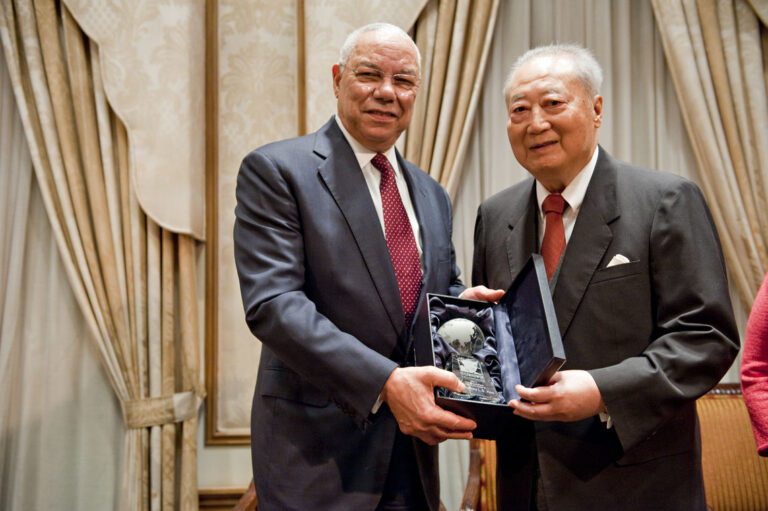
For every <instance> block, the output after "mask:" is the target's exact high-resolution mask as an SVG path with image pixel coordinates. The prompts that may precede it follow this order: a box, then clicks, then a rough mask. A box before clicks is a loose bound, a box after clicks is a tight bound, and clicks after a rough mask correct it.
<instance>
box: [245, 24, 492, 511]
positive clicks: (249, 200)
mask: <svg viewBox="0 0 768 511" xmlns="http://www.w3.org/2000/svg"><path fill="white" fill-rule="evenodd" d="M419 79H420V74H419V54H418V49H417V48H416V45H415V44H414V43H413V41H412V40H411V39H410V38H409V37H408V35H407V34H406V33H405V32H403V31H402V30H400V29H399V28H397V27H394V26H392V25H386V24H375V25H370V26H366V27H363V28H361V29H358V30H357V31H355V32H353V33H352V34H351V35H350V36H349V37H348V38H347V41H346V42H345V43H344V46H343V47H342V49H341V52H340V59H339V63H338V64H337V65H334V66H333V85H334V91H335V94H336V97H337V103H338V105H337V115H336V117H335V118H332V119H331V120H330V121H329V122H328V123H326V124H325V126H323V127H322V128H320V130H318V131H317V132H315V133H312V134H310V135H307V136H304V137H300V138H296V139H291V140H284V141H280V142H276V143H273V144H269V145H267V146H264V147H261V148H259V149H257V150H255V151H253V152H251V153H250V154H249V155H248V156H246V157H245V159H244V160H243V163H242V165H241V167H240V173H239V175H238V180H237V208H236V210H235V213H236V217H237V218H236V223H235V231H234V241H235V258H236V262H237V269H238V274H239V277H240V286H241V292H242V296H243V303H244V307H245V316H246V321H247V323H248V325H249V327H250V329H251V331H252V332H253V334H254V335H255V336H256V337H257V338H258V339H259V340H261V341H262V343H263V348H262V352H261V360H260V364H259V371H258V378H257V383H256V390H255V393H254V397H253V409H252V416H251V442H252V444H251V445H252V461H253V472H254V482H255V485H256V491H257V495H258V499H259V509H260V510H261V509H263V510H265V511H269V510H272V509H279V510H288V509H296V510H308V509H313V510H314V509H338V510H351V509H354V510H366V509H368V510H373V509H382V510H385V509H386V510H396V509H397V510H406V509H431V510H433V511H435V510H437V508H438V501H439V483H438V474H437V448H436V444H437V443H438V442H441V441H442V440H445V439H447V438H465V439H466V438H470V437H471V430H472V429H474V427H475V423H474V422H473V421H471V420H469V419H465V418H463V417H459V416H457V415H454V414H453V413H450V412H448V411H445V410H443V409H441V408H439V407H437V406H436V405H435V403H434V397H433V388H434V386H442V387H447V388H451V389H458V388H461V387H463V385H462V384H460V383H459V381H458V379H457V378H456V377H455V376H454V375H453V374H452V373H449V372H447V371H443V370H440V369H437V368H435V367H413V365H414V355H413V353H414V343H415V342H429V340H427V339H422V340H415V339H414V335H413V332H414V331H415V325H414V323H415V322H417V321H418V320H414V317H415V316H417V314H416V313H415V312H416V310H417V309H418V304H419V303H420V302H421V301H422V300H423V299H424V295H425V293H426V292H436V293H450V294H453V295H458V294H459V293H461V292H462V291H464V296H468V297H471V298H478V299H483V298H487V299H496V298H498V293H493V292H491V291H488V290H486V289H484V288H479V289H471V290H464V286H463V285H462V283H461V281H460V280H459V272H458V268H457V267H456V265H455V257H454V250H453V245H452V242H451V204H450V201H449V199H448V196H447V194H446V193H445V191H444V190H443V189H442V188H441V187H440V186H439V185H438V184H437V183H436V182H435V181H434V180H432V179H431V178H430V177H429V176H428V175H427V174H426V173H424V172H423V171H422V170H420V169H418V168H417V167H415V166H414V165H412V164H411V163H409V162H407V161H406V160H404V159H403V158H402V157H401V156H400V154H399V153H398V151H397V150H396V149H395V148H394V144H395V141H396V140H397V138H398V136H399V135H400V134H401V133H402V131H403V130H405V129H406V128H407V126H408V124H409V123H410V120H411V114H412V111H413V102H414V100H415V97H416V91H417V89H418V85H419ZM416 331H418V330H416ZM407 435H412V436H407Z"/></svg>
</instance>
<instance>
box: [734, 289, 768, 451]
mask: <svg viewBox="0 0 768 511" xmlns="http://www.w3.org/2000/svg"><path fill="white" fill-rule="evenodd" d="M741 389H742V392H743V393H744V402H745V403H746V404H747V409H748V410H749V417H750V419H752V431H753V432H754V434H755V441H756V442H757V452H758V453H759V454H760V456H768V274H766V276H765V279H764V280H763V285H762V286H760V290H759V291H758V292H757V296H756V297H755V303H753V304H752V312H750V313H749V320H747V331H746V333H745V335H744V349H743V351H742V355H741Z"/></svg>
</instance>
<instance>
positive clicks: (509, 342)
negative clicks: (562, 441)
mask: <svg viewBox="0 0 768 511" xmlns="http://www.w3.org/2000/svg"><path fill="white" fill-rule="evenodd" d="M420 312H421V314H427V315H428V317H429V322H428V324H429V332H420V334H419V335H424V336H427V337H428V338H429V339H431V342H430V343H417V345H419V348H420V349H419V351H420V352H418V351H417V353H416V359H417V363H418V364H419V365H430V364H433V365H435V366H437V367H441V368H444V367H445V365H446V362H447V359H448V358H449V357H450V356H451V353H456V350H455V349H454V348H453V347H452V346H451V345H450V344H448V342H447V341H446V340H445V339H443V337H442V336H441V335H440V334H438V333H437V330H438V328H440V326H441V325H442V324H443V323H445V322H446V321H448V320H450V319H455V318H465V319H469V320H471V321H473V322H474V323H475V324H476V325H478V326H479V327H480V329H481V330H482V331H483V334H484V336H485V341H484V343H483V346H482V348H481V349H479V350H478V351H476V352H475V353H474V358H475V359H477V360H480V361H481V362H482V365H484V366H485V367H486V368H487V369H488V372H489V375H490V376H491V379H492V381H493V382H494V386H495V388H496V391H497V392H498V394H499V399H498V402H497V403H492V402H483V401H479V400H477V399H471V398H467V397H465V396H463V395H461V394H456V393H454V392H450V391H448V390H446V389H444V388H441V387H440V388H437V389H436V390H435V395H436V401H437V404H439V405H440V406H441V407H443V408H444V409H446V410H450V411H452V412H454V413H456V414H459V415H462V416H464V417H469V418H471V419H472V420H474V421H475V422H477V429H476V430H475V431H474V432H473V435H474V437H475V438H487V439H492V440H493V439H496V438H498V437H499V436H500V435H501V433H502V432H504V431H510V430H512V429H514V428H515V427H516V426H520V425H521V424H522V423H524V422H525V421H526V419H522V418H520V417H518V416H516V415H514V414H513V410H512V408H510V407H509V406H508V405H507V404H506V403H508V402H509V401H510V400H511V399H517V398H519V395H518V394H517V392H516V391H515V388H514V387H515V385H516V384H518V383H522V384H523V385H524V386H526V387H534V386H538V385H543V384H545V383H546V382H547V381H549V379H550V378H551V377H552V375H553V374H555V372H556V371H557V370H558V369H559V368H560V367H561V366H562V365H563V364H564V363H565V352H564V351H563V343H562V340H561V338H560V330H559V328H558V326H557V318H556V317H555V308H554V305H553V303H552V296H551V294H550V291H549V284H548V282H547V274H546V270H545V269H544V261H543V260H542V258H541V256H540V255H539V254H532V255H531V257H530V259H529V260H528V262H527V263H526V264H525V266H524V267H523V269H522V270H521V271H520V273H519V274H518V275H517V277H516V278H515V280H514V281H513V282H512V285H511V286H510V287H509V289H508V290H507V292H506V293H505V294H504V296H503V297H502V299H501V300H500V301H499V303H497V304H493V303H489V302H481V301H477V300H465V299H461V298H456V297H453V296H447V295H439V294H431V293H430V294H427V300H426V303H425V305H424V307H423V308H422V310H421V311H420ZM422 323H424V324H426V323H427V322H422ZM430 345H431V346H432V349H431V353H430V352H427V350H429V346H430ZM425 347H426V349H425Z"/></svg>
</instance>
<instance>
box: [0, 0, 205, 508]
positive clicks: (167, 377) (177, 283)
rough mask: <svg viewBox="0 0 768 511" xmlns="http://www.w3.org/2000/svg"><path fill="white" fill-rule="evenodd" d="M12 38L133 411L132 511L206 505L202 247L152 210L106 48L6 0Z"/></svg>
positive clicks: (106, 349) (23, 105)
mask: <svg viewBox="0 0 768 511" xmlns="http://www.w3.org/2000/svg"><path fill="white" fill-rule="evenodd" d="M0 37H1V38H2V44H3V49H4V54H5V58H6V61H7V65H8V70H9V74H10V77H11V82H12V85H13V89H14V94H15V97H16V102H17V104H18V108H19V114H20V118H21V121H22V124H23V126H24V131H25V133H26V138H27V143H28V146H29V149H30V153H31V159H32V163H33V166H34V171H35V176H36V178H37V182H38V184H39V186H40V191H41V194H42V198H43V202H44V204H45V209H46V211H47V214H48V216H49V219H50V223H51V226H52V230H53V235H54V237H55V239H56V244H57V246H58V249H59V252H60V255H61V260H62V261H63V264H64V267H65V270H66V273H67V276H68V278H69V281H70V284H71V286H72V291H73V294H74V296H75V299H76V300H77V303H78V304H79V306H80V309H81V310H82V312H83V315H84V318H85V321H86V325H87V327H88V330H89V333H90V334H91V336H92V337H93V339H94V342H95V344H96V346H97V351H98V353H99V357H100V359H101V362H102V364H103V366H104V368H105V371H106V374H107V375H108V377H109V381H110V383H111V386H112V389H113V391H114V393H115V394H116V395H117V397H118V399H119V401H120V404H121V407H122V410H123V418H124V422H125V425H126V435H125V439H124V466H123V487H122V489H121V491H120V495H121V498H120V508H121V509H125V510H129V509H130V510H136V509H149V508H150V507H151V508H155V509H159V508H160V507H162V508H163V509H176V508H181V509H185V510H186V509H196V508H197V502H198V497H197V458H196V449H197V447H196V443H197V410H198V408H199V406H200V404H201V402H202V398H203V395H204V391H203V385H202V382H201V373H200V360H199V335H198V311H197V308H198V300H197V297H196V289H197V285H196V273H197V263H196V259H197V256H196V251H197V246H196V242H195V241H194V240H193V239H192V238H190V237H189V236H187V235H176V234H173V233H171V232H169V231H167V230H164V229H162V228H160V227H159V226H158V225H157V224H155V223H154V222H153V221H152V220H151V219H149V218H148V217H147V216H146V215H145V214H144V213H143V212H142V211H141V209H140V208H139V205H138V202H137V200H136V195H135V190H134V189H133V183H132V181H131V180H130V179H129V161H128V158H129V156H128V144H129V142H128V134H127V133H126V130H125V128H124V126H123V124H122V122H121V121H120V120H119V119H118V118H117V117H116V115H115V114H114V112H113V111H112V110H111V108H110V107H109V105H108V104H107V101H106V98H105V95H104V91H103V85H102V82H101V71H100V60H99V49H98V47H97V46H96V45H95V44H93V43H92V42H91V41H90V40H89V39H88V38H87V37H86V36H85V35H84V34H83V32H82V31H81V30H80V28H79V27H78V26H77V24H76V23H75V21H74V19H73V18H72V16H71V14H70V13H69V12H68V10H67V8H66V7H65V6H63V5H62V4H60V3H59V2H57V1H55V0H35V1H34V2H32V1H28V0H17V1H15V2H13V1H11V0H3V1H2V8H1V9H0ZM177 364H178V367H177ZM177 437H180V438H177ZM177 446H179V447H178V448H177ZM177 459H180V466H177V462H176V460H177Z"/></svg>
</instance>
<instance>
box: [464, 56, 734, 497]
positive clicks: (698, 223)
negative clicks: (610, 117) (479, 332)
mask: <svg viewBox="0 0 768 511" xmlns="http://www.w3.org/2000/svg"><path fill="white" fill-rule="evenodd" d="M601 80H602V71H601V70H600V67H599V65H598V64H597V62H596V61H595V59H594V58H593V57H592V55H591V54H590V53H589V52H588V51H586V50H584V49H583V48H580V47H578V46H573V45H559V46H549V47H542V48H538V49H534V50H531V51H530V52H528V53H527V54H525V55H523V56H522V57H521V58H520V59H519V60H518V61H517V63H516V64H515V66H514V67H513V69H512V72H511V73H510V77H509V79H508V81H507V85H506V89H505V93H506V102H507V107H508V113H509V120H508V124H507V131H508V135H509V140H510V144H511V146H512V149H513V152H514V154H515V157H516V158H517V160H518V161H519V162H520V163H521V165H523V166H524V167H525V168H526V169H527V170H528V171H529V172H530V173H531V174H532V176H533V179H529V180H526V181H524V182H522V183H519V184H517V185H515V186H512V187H511V188H509V189H506V190H504V191H502V192H500V193H498V194H497V195H495V196H493V197H491V198H489V199H488V200H486V201H485V202H484V203H483V204H482V205H481V206H480V208H479V210H478V216H477V222H476V228H475V254H474V265H473V281H474V282H475V283H476V284H477V283H481V284H485V285H487V286H489V287H495V288H506V287H507V286H509V284H510V283H511V281H512V279H513V278H514V277H515V275H516V274H517V272H518V271H519V270H520V269H521V267H522V266H523V264H524V263H525V262H526V260H527V259H528V257H529V255H530V254H531V253H532V252H538V251H539V249H540V247H541V252H542V256H543V257H544V259H545V264H546V266H547V272H548V275H549V276H550V289H551V290H552V292H553V295H552V296H553V302H554V305H555V310H556V312H557V319H558V324H559V327H560V332H561V335H562V338H563V346H564V348H565V354H566V358H567V362H566V365H565V366H564V368H563V370H562V371H560V372H558V373H556V374H555V376H554V377H553V378H552V379H551V380H550V381H549V383H548V384H547V385H546V386H543V387H539V388H524V387H522V386H517V388H516V390H517V391H518V393H519V395H520V398H521V399H514V400H512V401H511V402H510V406H512V407H513V408H515V410H516V411H515V413H516V414H518V415H520V416H522V417H525V418H527V419H530V420H531V421H533V422H530V423H528V424H527V426H529V427H524V428H522V429H521V430H519V431H514V432H511V434H510V435H509V436H508V437H506V438H503V439H501V440H500V441H499V442H498V460H499V470H498V485H499V488H498V497H499V504H500V509H503V510H511V509H523V510H529V509H540V510H541V509H549V510H550V511H554V510H573V509H591V510H597V509H611V510H613V509H622V510H633V509H637V510H651V509H654V510H656V509H659V510H661V509H664V510H668V509H669V510H673V509H674V510H680V509H695V510H703V509H705V500H704V488H703V481H702V472H701V447H700V439H699V428H698V418H697V415H696V406H695V400H696V398H698V397H699V396H701V395H702V394H704V393H705V392H707V391H708V390H709V389H710V388H711V387H712V386H714V385H715V384H716V383H717V382H718V381H719V379H720V378H721V377H722V376H723V374H724V373H725V372H726V371H727V369H728V367H729V366H730V365H731V362H732V361H733V359H734V357H735V355H736V353H737V351H738V333H737V331H736V327H735V325H734V320H733V313H732V310H731V304H730V299H729V295H728V286H727V282H726V272H725V265H724V261H723V255H722V252H721V249H720V244H719V239H718V236H717V232H716V230H715V226H714V223H713V221H712V217H711V215H710V212H709V209H708V208H707V205H706V203H705V201H704V198H703V196H702V194H701V192H700V191H699V189H698V187H696V185H694V184H693V183H691V182H689V181H687V180H685V179H682V178H680V177H678V176H674V175H671V174H667V173H662V172H658V171H651V170H645V169H641V168H638V167H635V166H632V165H629V164H627V163H624V162H620V161H617V160H615V159H613V158H611V156H609V155H608V153H606V152H605V150H604V149H602V148H601V147H599V146H598V128H599V126H600V123H601V114H602V107H603V102H602V97H601V96H600V95H599V93H598V91H599V87H600V83H601ZM550 195H551V196H552V197H550ZM542 205H544V206H543V207H542ZM563 208H564V210H563ZM561 249H563V251H562V252H561V251H560V250H561Z"/></svg>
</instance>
